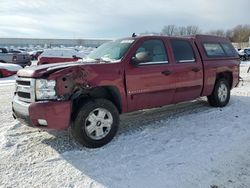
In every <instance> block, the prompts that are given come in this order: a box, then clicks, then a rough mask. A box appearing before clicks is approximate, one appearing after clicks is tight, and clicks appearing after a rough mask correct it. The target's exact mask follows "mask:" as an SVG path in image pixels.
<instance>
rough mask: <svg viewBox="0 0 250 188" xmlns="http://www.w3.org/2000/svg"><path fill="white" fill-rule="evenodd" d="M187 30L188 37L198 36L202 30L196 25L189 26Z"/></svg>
mask: <svg viewBox="0 0 250 188" xmlns="http://www.w3.org/2000/svg"><path fill="white" fill-rule="evenodd" d="M186 29H187V35H196V34H199V33H201V30H200V29H199V27H198V26H196V25H188V26H187V27H186Z"/></svg>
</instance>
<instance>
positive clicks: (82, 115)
mask: <svg viewBox="0 0 250 188" xmlns="http://www.w3.org/2000/svg"><path fill="white" fill-rule="evenodd" d="M118 125H119V113H118V110H117V108H116V107H115V106H114V104H113V103H112V102H110V101H108V100H106V99H94V100H89V101H87V102H85V103H84V104H83V106H82V107H81V108H80V110H79V111H78V114H77V116H76V119H75V120H74V122H73V125H72V127H71V133H72V135H73V137H74V138H75V139H76V140H77V141H78V142H80V143H81V144H82V145H84V146H86V147H89V148H97V147H101V146H103V145H105V144H107V143H108V142H110V141H111V140H112V139H113V137H114V136H115V134H116V132H117V129H118Z"/></svg>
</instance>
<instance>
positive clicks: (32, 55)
mask: <svg viewBox="0 0 250 188" xmlns="http://www.w3.org/2000/svg"><path fill="white" fill-rule="evenodd" d="M28 53H29V55H30V59H31V60H37V59H38V56H39V55H41V54H42V53H43V50H35V51H31V52H28Z"/></svg>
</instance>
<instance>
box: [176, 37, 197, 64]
mask: <svg viewBox="0 0 250 188" xmlns="http://www.w3.org/2000/svg"><path fill="white" fill-rule="evenodd" d="M171 45H172V49H173V53H174V57H175V61H176V62H177V63H191V62H195V56H194V52H193V48H192V46H191V44H190V42H189V41H186V40H180V39H173V40H171Z"/></svg>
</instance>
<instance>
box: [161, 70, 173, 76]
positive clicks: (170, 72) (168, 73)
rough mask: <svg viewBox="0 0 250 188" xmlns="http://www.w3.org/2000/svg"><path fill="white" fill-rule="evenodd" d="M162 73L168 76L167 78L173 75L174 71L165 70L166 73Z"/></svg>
mask: <svg viewBox="0 0 250 188" xmlns="http://www.w3.org/2000/svg"><path fill="white" fill-rule="evenodd" d="M161 73H162V74H164V75H166V76H168V75H170V74H172V71H170V70H165V71H162V72H161Z"/></svg>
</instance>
